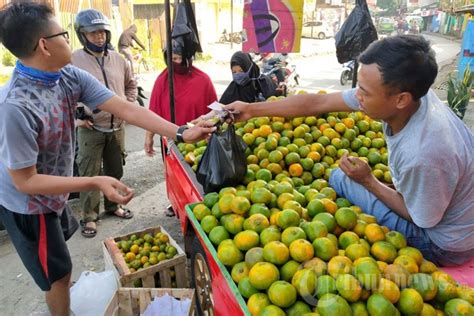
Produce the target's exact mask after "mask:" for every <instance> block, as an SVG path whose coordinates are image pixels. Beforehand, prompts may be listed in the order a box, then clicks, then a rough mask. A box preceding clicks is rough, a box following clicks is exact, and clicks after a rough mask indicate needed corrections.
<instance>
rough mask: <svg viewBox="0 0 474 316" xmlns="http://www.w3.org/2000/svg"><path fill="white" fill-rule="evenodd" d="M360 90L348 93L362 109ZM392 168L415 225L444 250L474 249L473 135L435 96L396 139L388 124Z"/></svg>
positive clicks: (347, 98)
mask: <svg viewBox="0 0 474 316" xmlns="http://www.w3.org/2000/svg"><path fill="white" fill-rule="evenodd" d="M355 93H356V89H352V90H347V91H344V92H343V98H344V101H345V103H346V104H347V106H349V107H350V108H352V109H354V110H358V109H359V102H358V100H357V99H356V97H355ZM384 133H385V139H386V141H387V146H388V152H389V168H390V172H391V174H392V179H393V183H394V185H395V188H396V189H397V191H398V192H399V193H400V194H401V195H402V196H403V198H404V200H405V205H406V206H407V209H408V212H409V214H410V216H411V218H412V219H413V221H414V223H415V224H416V225H417V226H419V227H421V228H424V229H425V230H426V232H427V234H428V236H429V237H430V239H431V240H432V241H433V242H434V243H435V244H436V245H437V246H438V247H440V248H441V249H444V250H448V251H454V252H463V251H467V250H471V249H474V161H473V153H474V150H473V149H474V135H473V133H472V132H471V131H470V130H469V128H468V127H467V126H466V125H465V124H464V122H462V121H461V120H460V119H459V118H458V117H457V116H456V115H455V114H454V113H453V112H452V111H451V109H450V108H449V107H448V106H446V105H445V104H443V103H442V102H441V100H439V98H438V97H437V96H436V94H435V93H434V92H433V91H431V90H430V91H429V92H428V93H427V94H426V95H425V96H423V97H422V98H421V104H420V108H419V109H418V110H417V111H416V113H414V114H413V116H412V117H411V118H410V120H409V121H408V123H407V125H406V126H405V127H404V128H403V129H402V130H401V131H400V132H398V133H397V134H395V135H392V133H391V130H390V127H389V126H388V125H387V124H386V123H384Z"/></svg>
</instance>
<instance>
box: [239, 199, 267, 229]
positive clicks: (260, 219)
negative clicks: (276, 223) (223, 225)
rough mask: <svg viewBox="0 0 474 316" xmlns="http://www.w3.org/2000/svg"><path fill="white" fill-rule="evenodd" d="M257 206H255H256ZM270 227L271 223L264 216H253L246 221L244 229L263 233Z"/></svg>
mask: <svg viewBox="0 0 474 316" xmlns="http://www.w3.org/2000/svg"><path fill="white" fill-rule="evenodd" d="M254 205H255V204H254ZM269 226H270V221H269V220H268V218H267V217H266V216H265V215H263V214H258V213H257V214H253V215H251V216H250V217H248V218H247V219H245V220H244V223H243V228H244V229H248V230H253V231H255V232H257V233H261V232H262V231H263V230H264V229H265V228H267V227H269Z"/></svg>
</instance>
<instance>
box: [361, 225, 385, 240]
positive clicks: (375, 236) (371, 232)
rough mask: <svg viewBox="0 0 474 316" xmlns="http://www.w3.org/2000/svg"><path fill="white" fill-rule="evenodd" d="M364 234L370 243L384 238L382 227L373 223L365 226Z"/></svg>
mask: <svg viewBox="0 0 474 316" xmlns="http://www.w3.org/2000/svg"><path fill="white" fill-rule="evenodd" d="M364 235H365V238H367V240H368V241H369V243H371V244H373V243H375V242H377V241H381V240H384V239H385V233H384V231H383V229H382V227H380V225H378V224H375V223H371V224H367V226H365V230H364Z"/></svg>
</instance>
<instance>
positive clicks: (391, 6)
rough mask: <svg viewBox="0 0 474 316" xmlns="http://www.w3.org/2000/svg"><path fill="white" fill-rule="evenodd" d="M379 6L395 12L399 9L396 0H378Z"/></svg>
mask: <svg viewBox="0 0 474 316" xmlns="http://www.w3.org/2000/svg"><path fill="white" fill-rule="evenodd" d="M377 7H379V8H380V9H383V10H387V11H393V12H395V11H397V10H398V3H397V1H396V0H377Z"/></svg>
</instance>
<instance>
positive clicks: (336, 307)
mask: <svg viewBox="0 0 474 316" xmlns="http://www.w3.org/2000/svg"><path fill="white" fill-rule="evenodd" d="M316 309H317V311H318V313H319V314H320V315H321V316H330V315H352V310H351V307H350V306H349V303H347V301H346V300H345V299H344V298H342V297H341V296H339V295H336V294H332V293H327V294H324V295H323V296H321V298H320V299H319V300H318V305H317V307H316Z"/></svg>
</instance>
